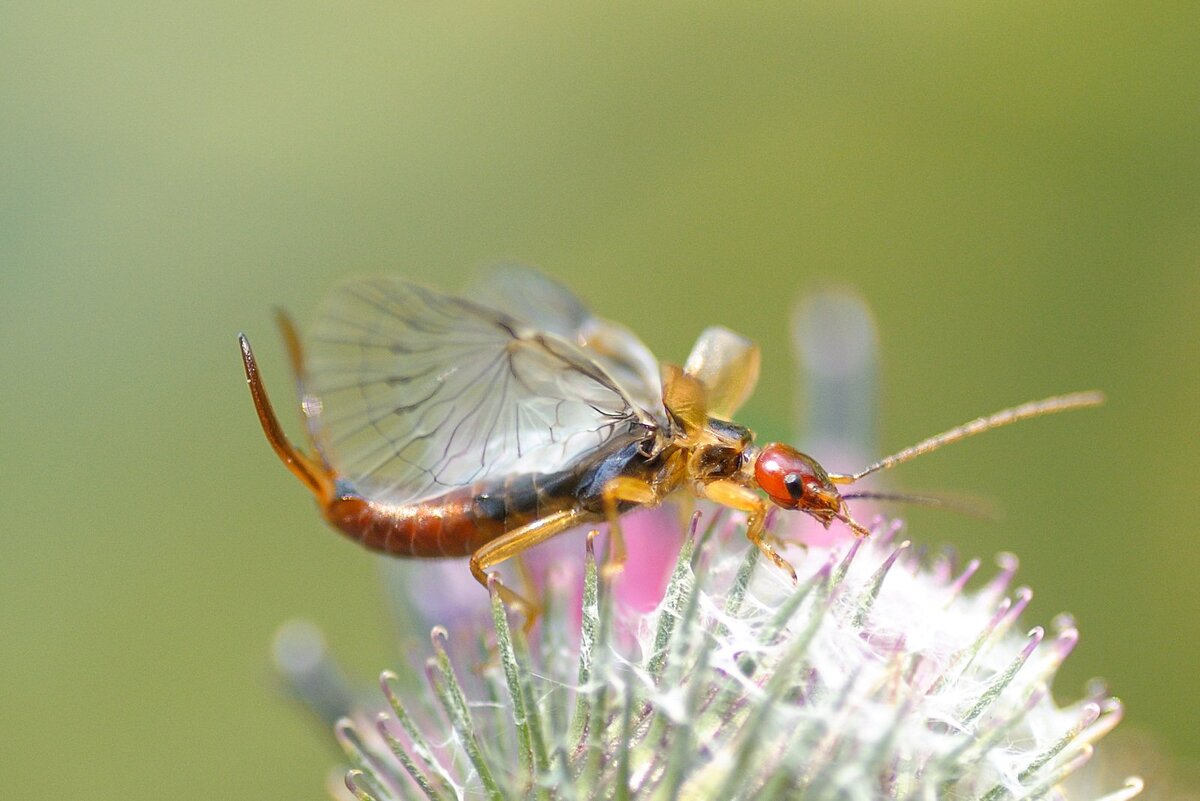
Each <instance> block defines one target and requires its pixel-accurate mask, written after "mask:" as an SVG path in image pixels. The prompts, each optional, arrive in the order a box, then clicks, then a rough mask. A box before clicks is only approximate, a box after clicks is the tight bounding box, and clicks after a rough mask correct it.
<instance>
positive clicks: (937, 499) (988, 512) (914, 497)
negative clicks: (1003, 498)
mask: <svg viewBox="0 0 1200 801" xmlns="http://www.w3.org/2000/svg"><path fill="white" fill-rule="evenodd" d="M842 498H843V499H845V500H851V501H852V500H856V499H857V500H864V501H884V502H886V503H911V504H915V505H917V506H929V507H932V508H935V509H945V510H947V511H950V512H958V513H959V514H964V515H968V516H970V517H978V518H982V519H984V520H993V521H994V520H996V519H998V518H999V517H1000V515H999V512H998V511H997V510H996V508H995V506H994V505H992V504H990V503H988V502H987V501H986V500H984V499H981V498H959V497H955V496H947V495H920V494H913V493H909V492H877V491H875V490H862V491H857V492H845V493H842Z"/></svg>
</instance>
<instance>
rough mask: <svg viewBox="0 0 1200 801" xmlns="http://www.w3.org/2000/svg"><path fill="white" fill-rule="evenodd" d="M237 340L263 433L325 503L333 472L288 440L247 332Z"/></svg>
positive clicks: (330, 494)
mask: <svg viewBox="0 0 1200 801" xmlns="http://www.w3.org/2000/svg"><path fill="white" fill-rule="evenodd" d="M238 342H239V343H240V344H241V346H242V364H243V366H244V367H245V368H246V383H247V384H249V386H250V397H252V398H253V399H254V409H255V411H257V412H258V422H259V423H260V424H261V425H262V429H263V433H264V434H265V435H266V437H267V441H268V442H270V443H271V447H272V448H274V449H275V453H276V455H278V456H279V458H280V460H281V461H282V462H283V464H284V466H286V467H287V469H288V470H290V471H292V474H293V475H295V476H296V478H298V479H300V481H301V482H303V484H304V486H306V487H308V489H309V490H310V491H311V492H312V494H313V495H316V496H317V500H318V501H319V502H320V503H321V504H323V505H325V504H328V503H329V502H330V500H331V499H332V498H333V483H334V479H333V473H332V472H331V471H330V470H329V468H327V467H325V466H324V465H320V464H317V463H316V462H315V461H313V460H312V459H311V458H309V457H308V456H306V455H305V454H304V453H302V452H301V451H299V450H298V449H297V448H296V446H295V445H293V444H292V443H291V442H289V441H288V438H287V435H286V434H284V433H283V427H282V426H280V425H279V418H277V417H276V416H275V410H274V409H273V408H272V407H271V399H270V398H269V397H267V389H266V387H264V386H263V382H262V374H261V373H260V372H259V371H258V362H257V361H255V359H254V351H252V350H251V349H250V342H249V340H247V339H246V337H245V335H243V334H238Z"/></svg>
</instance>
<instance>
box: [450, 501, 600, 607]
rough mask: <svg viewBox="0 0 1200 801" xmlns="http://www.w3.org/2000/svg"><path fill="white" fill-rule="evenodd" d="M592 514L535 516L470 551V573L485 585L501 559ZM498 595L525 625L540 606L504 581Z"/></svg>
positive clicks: (570, 512)
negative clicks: (511, 607)
mask: <svg viewBox="0 0 1200 801" xmlns="http://www.w3.org/2000/svg"><path fill="white" fill-rule="evenodd" d="M588 520H595V517H594V516H593V515H592V514H591V513H589V512H586V511H584V510H583V509H568V510H566V511H562V512H555V513H554V514H552V515H548V516H546V517H543V518H541V519H539V520H534V521H533V522H531V523H527V524H526V525H524V526H521V527H520V528H516V529H513V530H512V531H510V532H508V533H506V534H501V535H500V536H499V537H497V538H496V539H494V540H492V541H491V542H489V543H486V544H484V545H482V546H480V548H479V549H478V550H477V551H475V553H473V554H471V575H473V576H474V577H475V580H476V581H478V582H479V583H480V584H482V585H483V586H484V587H486V586H487V584H488V570H489V569H490V568H493V567H495V566H496V565H498V564H500V563H501V562H503V561H505V560H507V559H511V558H512V557H514V556H516V555H517V554H519V553H521V552H522V551H524V550H525V549H527V548H532V547H533V546H534V545H537V544H538V543H542V542H545V541H546V540H548V539H550V538H551V537H553V536H554V535H556V534H561V533H562V532H564V531H566V530H567V529H569V528H574V527H575V526H578V525H580V524H582V523H585V522H587V521H588ZM498 586H499V588H500V597H501V598H502V599H503V600H504V602H505V603H506V604H508V605H509V606H513V607H516V608H518V609H520V610H521V612H522V613H523V614H524V615H525V627H526V628H527V629H528V628H530V627H532V626H533V624H534V623H535V622H536V621H537V618H538V614H539V613H540V612H541V606H540V605H539V604H537V603H536V602H534V601H531V600H529V599H527V598H524V597H522V596H521V595H519V594H517V593H516V592H514V591H513V590H510V589H509V588H508V587H505V586H504V585H503V584H499V585H498Z"/></svg>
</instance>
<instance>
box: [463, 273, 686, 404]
mask: <svg viewBox="0 0 1200 801" xmlns="http://www.w3.org/2000/svg"><path fill="white" fill-rule="evenodd" d="M473 297H477V298H478V299H479V302H480V303H482V304H483V305H485V306H489V307H491V308H493V309H498V310H500V311H503V312H506V313H507V314H511V315H512V316H513V317H516V318H517V319H519V320H525V321H526V322H528V323H531V324H532V325H534V326H535V327H537V328H539V329H541V330H543V331H549V332H551V333H554V334H557V335H559V336H560V337H562V338H563V339H566V340H568V341H569V342H571V343H572V344H574V345H577V346H579V347H580V348H581V349H582V350H584V351H585V352H586V353H587V355H588V357H589V358H591V359H592V360H593V361H595V362H597V363H598V364H600V366H601V367H603V368H604V371H605V372H606V373H608V375H609V376H610V377H611V378H612V379H613V380H614V381H615V382H616V383H617V385H618V386H620V388H621V390H622V391H623V392H624V393H625V394H626V395H627V396H628V397H629V398H631V399H632V400H633V401H634V402H635V403H636V404H638V405H639V406H640V407H641V408H643V409H661V408H662V405H663V403H662V376H661V375H660V374H659V367H658V360H657V359H655V358H654V354H652V353H651V352H650V350H649V348H647V347H646V346H645V345H644V344H642V341H641V340H640V339H638V337H637V335H636V334H634V333H633V332H632V331H630V330H629V329H628V328H626V327H625V326H623V325H621V324H619V323H614V322H612V321H611V320H605V319H603V318H600V317H597V316H595V315H594V314H592V313H591V312H590V311H589V310H588V308H587V307H586V306H584V305H583V302H582V301H580V300H579V298H577V297H575V295H574V294H573V293H572V292H571V291H570V290H569V289H567V288H566V287H565V286H563V285H562V284H560V283H558V282H557V281H554V280H552V279H550V278H548V277H546V276H545V275H543V274H542V273H540V272H538V271H537V270H535V269H533V268H532V267H525V266H522V265H517V264H505V265H501V266H499V267H494V268H492V269H490V270H487V271H486V272H485V273H484V274H483V277H482V278H481V279H480V280H479V281H477V282H476V284H475V294H474V295H473Z"/></svg>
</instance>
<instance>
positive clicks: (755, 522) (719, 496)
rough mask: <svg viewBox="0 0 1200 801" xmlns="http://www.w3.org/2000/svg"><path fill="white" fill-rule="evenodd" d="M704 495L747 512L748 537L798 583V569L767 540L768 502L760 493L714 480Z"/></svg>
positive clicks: (732, 483)
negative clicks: (764, 528)
mask: <svg viewBox="0 0 1200 801" xmlns="http://www.w3.org/2000/svg"><path fill="white" fill-rule="evenodd" d="M703 491H704V497H706V498H708V499H709V500H710V501H713V502H715V503H719V504H721V505H722V506H727V507H729V508H730V509H737V510H738V511H739V512H746V513H747V514H748V515H749V517H748V518H747V520H746V538H747V539H749V540H750V542H752V543H754V545H755V547H757V548H758V550H760V551H762V553H763V554H764V555H765V556H766V557H767V558H768V559H770V560H771V561H772V562H774V563H775V564H776V565H777V566H778V567H779V569H780V570H782V571H783V572H784V573H787V574H788V575H789V576H790V577H791V579H792V583H793V584H795V583H796V569H795V568H794V567H792V566H791V565H790V564H789V563H788V561H787V560H786V559H784V558H783V557H782V556H780V555H779V554H778V553H777V552H776V551H775V548H774V547H773V546H772V545H771V543H770V542H768V541H767V537H766V535H765V534H764V533H763V524H764V522H766V518H767V504H766V501H764V500H763V499H762V498H761V497H759V495H758V493H757V492H755V491H754V490H752V489H750V488H749V487H743V486H742V485H741V484H738V483H737V482H735V481H713V482H712V483H710V484H705V485H704V489H703Z"/></svg>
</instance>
